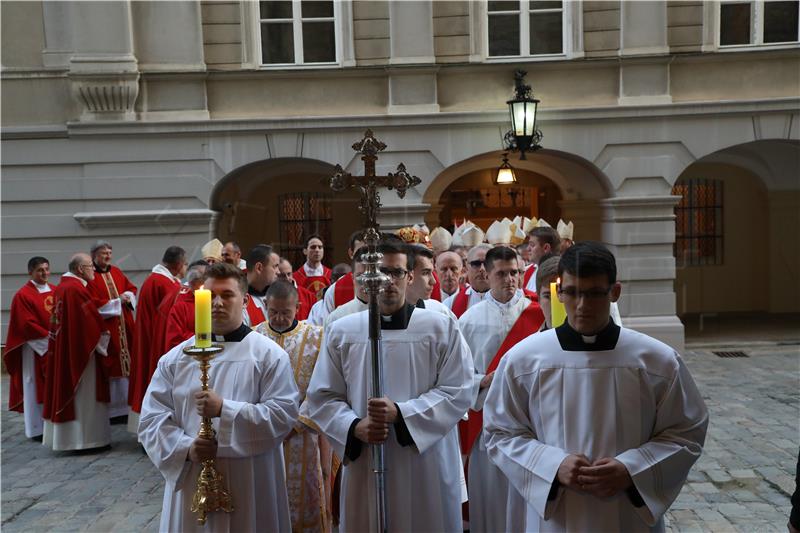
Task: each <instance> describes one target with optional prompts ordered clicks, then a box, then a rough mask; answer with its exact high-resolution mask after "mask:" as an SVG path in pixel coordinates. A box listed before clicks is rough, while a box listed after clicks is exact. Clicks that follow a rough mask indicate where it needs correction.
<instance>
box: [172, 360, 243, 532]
mask: <svg viewBox="0 0 800 533" xmlns="http://www.w3.org/2000/svg"><path fill="white" fill-rule="evenodd" d="M224 349H225V348H224V347H223V346H222V345H220V344H212V345H211V346H210V347H208V348H198V347H197V346H189V347H187V348H184V349H183V353H185V354H186V355H188V356H189V357H191V358H192V359H194V360H195V361H197V362H198V363H199V364H200V383H201V384H202V389H201V390H204V391H207V390H208V369H209V368H210V367H211V360H212V359H214V357H216V356H217V355H218V354H219V353H220V352H222V350H224ZM197 436H198V437H200V438H203V439H210V440H213V439H214V438H215V437H216V436H217V432H216V431H214V427H213V426H212V425H211V419H210V418H208V417H205V416H204V417H203V420H202V422H200V432H199V433H198V434H197ZM214 511H225V512H226V513H230V512H231V511H233V501H232V500H231V495H230V494H228V491H227V490H225V487H224V486H223V485H222V475H221V474H220V473H219V472H217V468H216V460H214V459H209V460H207V461H203V469H202V470H201V471H200V476H198V478H197V490H195V491H194V497H193V498H192V512H193V513H197V523H198V524H200V525H201V526H202V525H203V524H205V523H206V515H207V514H208V513H211V512H214Z"/></svg>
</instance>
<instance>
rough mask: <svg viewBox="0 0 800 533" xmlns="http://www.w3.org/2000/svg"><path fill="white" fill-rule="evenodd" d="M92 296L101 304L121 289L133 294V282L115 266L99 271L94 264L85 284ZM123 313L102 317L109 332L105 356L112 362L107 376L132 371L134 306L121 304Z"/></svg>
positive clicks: (115, 375) (117, 295)
mask: <svg viewBox="0 0 800 533" xmlns="http://www.w3.org/2000/svg"><path fill="white" fill-rule="evenodd" d="M86 288H87V289H89V292H90V293H91V294H92V299H93V300H94V301H95V303H96V304H97V307H98V308H100V307H102V306H103V305H105V304H107V303H108V301H109V300H113V299H115V298H119V297H120V295H121V294H122V293H124V292H129V291H130V292H132V293H133V294H136V292H137V289H136V285H134V284H133V283H131V281H130V280H129V279H128V277H127V276H125V274H123V273H122V271H121V270H120V269H118V268H117V267H115V266H113V265H112V266H109V267H108V271H107V272H100V271H99V270H97V266H95V273H94V279H93V280H92V281H90V282H89V284H88V285H87V286H86ZM122 317H123V318H124V320H120V317H118V316H112V317H110V318H107V319H105V326H104V327H105V329H107V330H108V331H109V333H110V334H111V340H110V341H109V343H108V358H109V363H110V364H111V367H110V370H109V376H110V377H112V378H120V377H128V376H129V375H130V373H131V353H133V349H132V347H133V344H134V336H135V332H136V326H135V322H134V319H133V306H131V305H130V304H126V303H123V304H122Z"/></svg>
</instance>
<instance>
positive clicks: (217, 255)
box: [200, 239, 223, 261]
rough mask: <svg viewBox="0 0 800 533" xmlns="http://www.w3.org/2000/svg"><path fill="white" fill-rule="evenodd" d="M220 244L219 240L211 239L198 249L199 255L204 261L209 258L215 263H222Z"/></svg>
mask: <svg viewBox="0 0 800 533" xmlns="http://www.w3.org/2000/svg"><path fill="white" fill-rule="evenodd" d="M222 248H223V246H222V243H221V242H220V240H219V239H211V240H210V241H208V242H207V243H205V244H204V245H203V247H202V248H200V255H201V256H202V257H203V259H205V258H206V257H211V258H213V259H216V260H217V261H222Z"/></svg>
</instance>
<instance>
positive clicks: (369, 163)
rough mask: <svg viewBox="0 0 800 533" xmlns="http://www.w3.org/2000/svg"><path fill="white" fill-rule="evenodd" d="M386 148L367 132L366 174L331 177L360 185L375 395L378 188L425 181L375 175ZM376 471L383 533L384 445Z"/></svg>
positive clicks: (378, 372)
mask: <svg viewBox="0 0 800 533" xmlns="http://www.w3.org/2000/svg"><path fill="white" fill-rule="evenodd" d="M385 149H386V145H385V144H384V143H382V142H381V141H379V140H378V139H376V138H375V136H374V135H373V134H372V130H369V129H368V130H367V131H366V132H364V138H363V139H361V140H360V141H358V142H357V143H355V144H353V150H355V151H356V152H358V153H359V154H361V160H362V161H363V162H364V175H363V176H353V175H352V174H350V173H349V172H345V171H344V169H343V168H342V167H341V165H336V172H335V173H334V175H333V176H332V177H331V189H333V190H334V191H335V192H342V191H345V190H348V189H354V188H357V189H358V190H359V192H360V193H361V201H360V204H359V207H358V210H359V211H361V214H362V215H363V217H364V242H365V243H366V245H367V247H368V252H367V254H366V255H364V256H363V257H362V262H363V264H364V265H365V267H366V270H365V272H364V273H363V274H361V275H360V276H359V277H358V282H359V283H360V284H361V285H362V286H363V287H364V288H365V289H366V292H367V296H368V298H369V340H370V347H371V361H372V387H371V393H372V397H373V398H381V397H382V396H383V354H382V350H381V324H380V314H379V311H378V293H379V292H380V291H381V288H382V287H383V286H384V285H385V284H386V283H388V282H389V277H388V276H386V275H385V274H383V273H382V272H380V271H379V270H378V262H379V261H380V259H381V254H379V253H378V249H377V246H378V239H379V235H378V227H379V224H378V210H379V209H380V207H381V197H380V193H379V192H378V187H386V188H388V189H389V190H392V189H394V190H396V191H397V195H398V196H399V197H400V198H405V195H406V191H408V189H409V187H415V186H417V185H419V184H420V183H421V181H422V180H420V179H419V178H418V177H416V176H412V175H410V174H409V173H408V172H406V166H405V165H404V164H403V163H400V164H399V165H397V172H396V173H391V172H390V173H388V174H387V175H386V176H378V175H376V174H375V161H377V160H378V152H382V151H383V150H385ZM372 471H373V473H374V474H375V480H374V481H375V495H376V498H375V499H376V501H375V505H376V513H375V519H376V522H375V530H376V531H377V532H379V533H384V532H385V531H388V526H387V523H386V514H387V513H386V465H385V447H384V444H378V445H375V446H372Z"/></svg>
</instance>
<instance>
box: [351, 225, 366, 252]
mask: <svg viewBox="0 0 800 533" xmlns="http://www.w3.org/2000/svg"><path fill="white" fill-rule="evenodd" d="M356 241H361V242H364V230H362V229H359V230H356V231H354V232H353V233H351V234H350V240H349V241H348V245H349V246H350V249H351V250H353V251H354V252H355V247H356Z"/></svg>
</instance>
